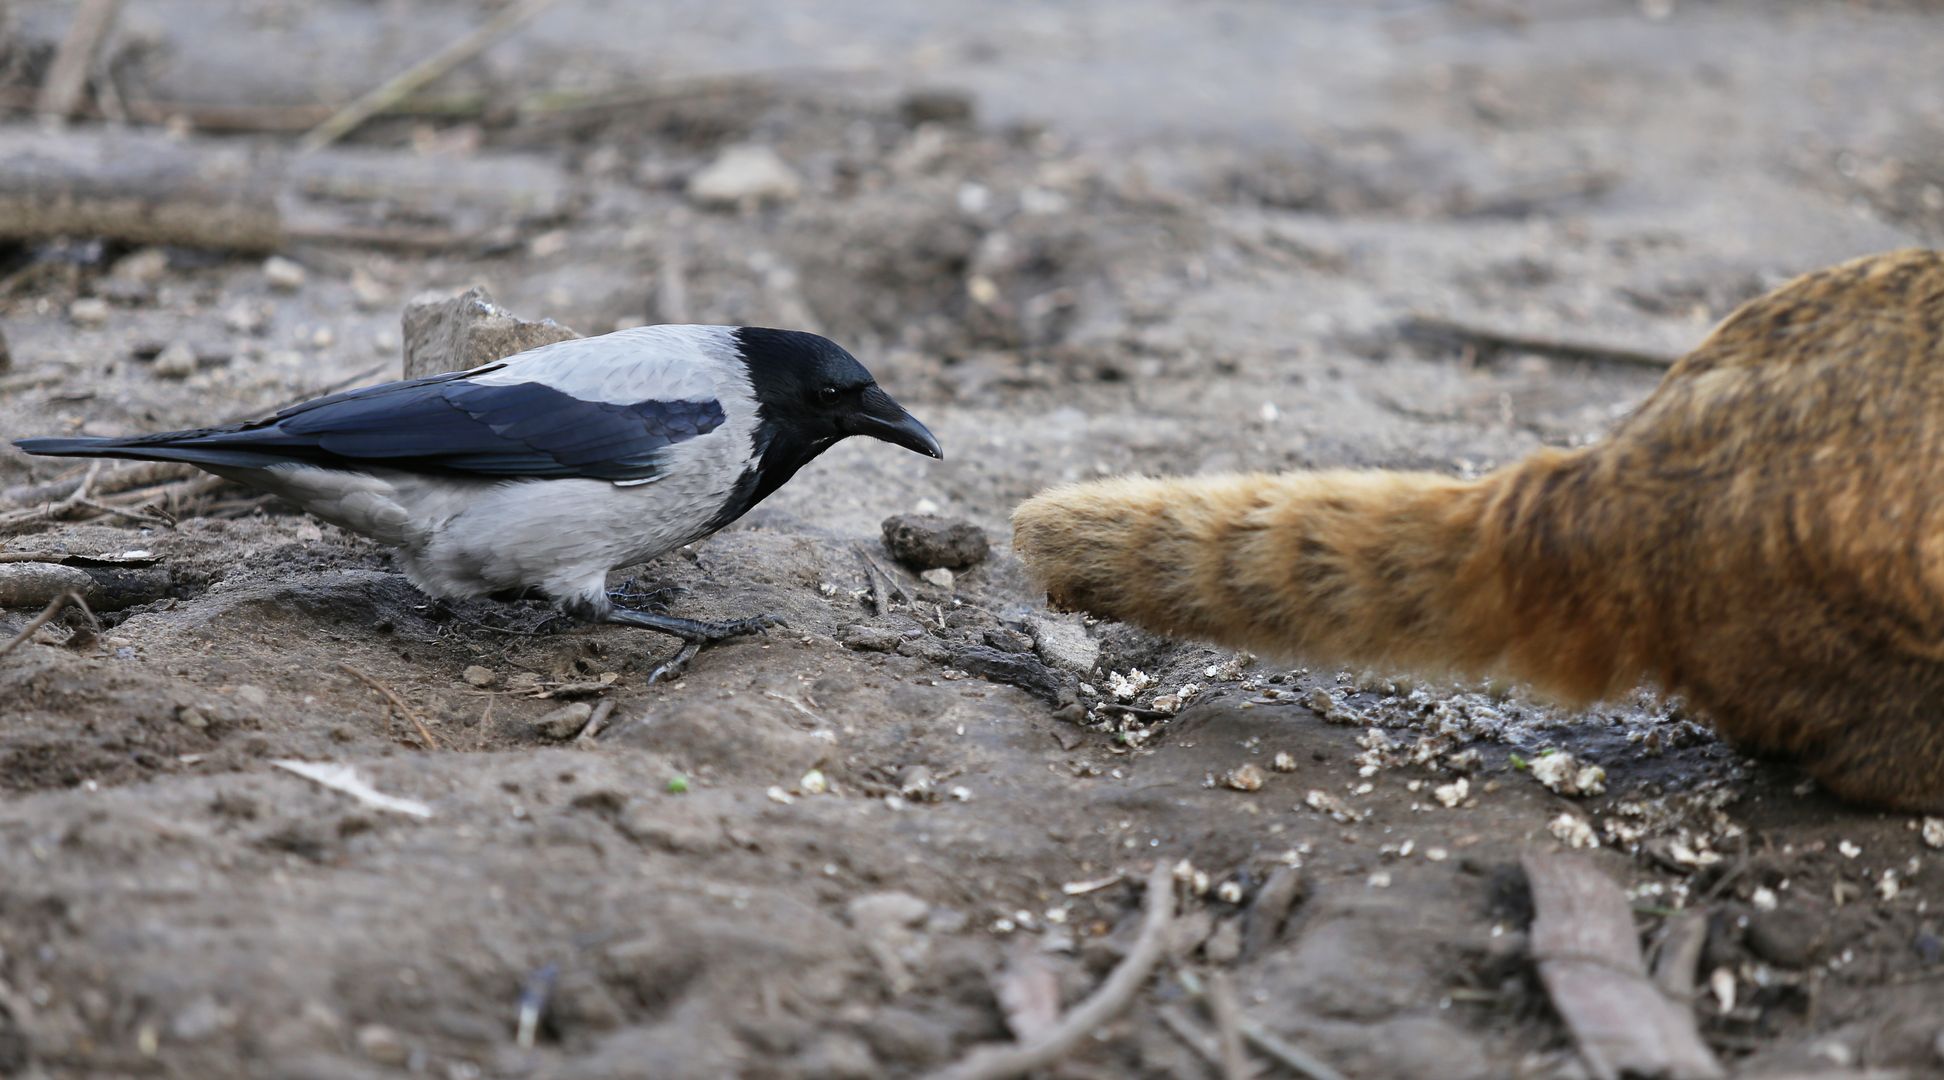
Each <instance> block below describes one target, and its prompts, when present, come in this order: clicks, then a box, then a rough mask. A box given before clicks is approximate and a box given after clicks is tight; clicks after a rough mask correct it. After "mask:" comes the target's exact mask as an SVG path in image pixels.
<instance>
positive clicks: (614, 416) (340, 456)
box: [113, 369, 724, 482]
mask: <svg viewBox="0 0 1944 1080" xmlns="http://www.w3.org/2000/svg"><path fill="white" fill-rule="evenodd" d="M486 370H493V369H486ZM483 373H484V372H483V371H474V372H470V373H455V374H450V375H436V376H433V377H431V378H429V379H415V380H410V381H406V382H395V383H385V384H382V385H379V386H370V387H364V388H362V389H358V390H351V391H347V392H345V393H342V394H334V395H331V396H330V397H325V398H319V399H317V400H315V401H308V402H305V403H303V404H301V405H296V406H293V407H291V408H288V409H285V410H284V411H283V412H280V413H278V414H277V415H276V416H274V417H271V418H270V419H268V420H261V421H257V422H255V423H251V424H242V425H238V426H235V427H230V428H213V429H205V430H201V431H179V432H171V433H168V434H164V435H148V436H141V437H139V438H133V439H125V440H113V442H114V443H115V444H116V445H118V446H119V447H121V448H125V449H128V450H134V451H148V452H150V453H151V454H155V456H167V457H170V458H173V459H174V460H182V461H194V462H198V463H201V464H213V465H225V464H228V465H237V466H243V467H261V466H264V465H274V464H277V463H279V462H304V463H307V464H313V465H323V466H327V467H337V468H352V469H356V468H370V467H374V466H377V467H383V468H392V469H404V470H408V471H414V472H446V473H462V474H472V475H477V476H494V477H508V478H513V477H534V478H563V477H584V478H587V479H594V480H615V481H637V482H639V481H644V480H652V479H654V478H655V477H657V476H659V475H660V471H661V467H662V462H663V460H664V459H665V453H664V452H665V451H666V450H667V449H668V448H669V447H671V446H674V445H676V444H677V443H681V442H684V441H686V440H689V439H693V438H697V437H698V436H702V435H706V434H708V433H709V432H711V431H713V430H715V429H716V428H717V427H718V426H720V425H721V424H722V422H723V420H724V415H723V411H722V405H721V403H720V402H719V401H717V400H715V399H713V398H710V399H706V400H684V399H677V400H668V401H656V400H650V401H638V402H633V403H617V402H606V401H585V400H582V399H580V398H576V397H574V396H572V395H569V394H566V393H563V392H562V391H560V390H556V389H554V388H553V387H550V386H546V385H543V384H541V383H538V382H495V383H479V382H472V381H469V378H468V376H471V375H479V374H483ZM164 450H172V451H175V453H172V454H167V455H163V454H157V453H155V452H157V451H164Z"/></svg>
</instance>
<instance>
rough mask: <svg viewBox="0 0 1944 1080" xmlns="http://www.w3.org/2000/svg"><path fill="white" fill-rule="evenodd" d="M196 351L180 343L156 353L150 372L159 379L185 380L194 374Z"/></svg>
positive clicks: (172, 344)
mask: <svg viewBox="0 0 1944 1080" xmlns="http://www.w3.org/2000/svg"><path fill="white" fill-rule="evenodd" d="M196 367H197V364H196V350H194V349H192V348H190V347H189V346H187V345H185V344H183V343H182V342H180V341H177V342H173V343H171V344H170V345H169V346H168V347H167V348H165V349H163V350H162V351H161V352H159V353H157V354H156V356H155V365H154V367H152V368H151V369H150V370H152V371H154V372H155V375H156V377H157V378H160V379H186V378H188V377H189V376H191V375H194V374H195V373H196Z"/></svg>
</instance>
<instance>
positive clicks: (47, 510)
mask: <svg viewBox="0 0 1944 1080" xmlns="http://www.w3.org/2000/svg"><path fill="white" fill-rule="evenodd" d="M101 466H102V462H100V461H95V462H93V463H91V464H90V465H89V466H88V473H87V475H86V476H83V477H82V478H81V483H80V484H79V485H78V486H76V487H75V489H74V492H73V494H71V495H69V496H68V497H67V498H65V499H62V500H61V501H60V502H57V503H52V504H50V505H46V506H40V507H36V508H34V509H31V510H16V511H14V512H13V513H11V514H0V528H11V527H12V526H15V525H25V524H27V523H28V522H33V521H54V520H58V519H59V518H60V517H61V515H63V514H65V513H67V512H68V511H69V510H72V509H74V508H75V507H77V506H80V505H81V504H82V503H84V502H86V501H87V499H88V495H89V494H90V493H91V492H93V490H94V482H95V477H97V476H99V475H101Z"/></svg>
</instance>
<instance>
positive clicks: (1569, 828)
mask: <svg viewBox="0 0 1944 1080" xmlns="http://www.w3.org/2000/svg"><path fill="white" fill-rule="evenodd" d="M1546 831H1547V832H1550V833H1552V834H1553V838H1554V839H1556V840H1558V841H1559V842H1560V843H1562V844H1565V845H1566V846H1567V847H1569V848H1596V847H1599V846H1600V838H1599V837H1598V836H1595V835H1594V834H1593V826H1591V825H1588V824H1587V823H1586V819H1585V818H1583V817H1580V816H1579V815H1578V814H1570V813H1562V814H1560V815H1559V816H1558V817H1556V818H1554V819H1552V823H1551V824H1549V825H1547V826H1546Z"/></svg>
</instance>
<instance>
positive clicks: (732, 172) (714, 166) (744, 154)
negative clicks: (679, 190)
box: [688, 146, 803, 210]
mask: <svg viewBox="0 0 1944 1080" xmlns="http://www.w3.org/2000/svg"><path fill="white" fill-rule="evenodd" d="M802 188H803V182H802V181H801V180H800V179H798V177H797V174H796V170H794V169H792V168H790V166H789V165H788V164H787V163H786V162H784V160H783V159H782V158H781V157H778V156H777V153H776V151H774V150H772V149H770V148H769V147H767V146H731V147H729V148H728V149H726V150H724V151H723V152H722V153H721V154H720V155H718V156H717V157H716V159H715V160H714V161H712V162H710V163H709V164H708V165H706V166H704V167H703V168H702V169H701V170H700V171H698V172H697V173H696V174H695V175H693V176H691V177H689V181H688V196H689V198H690V199H693V200H694V201H695V202H697V203H699V204H701V205H702V206H706V207H710V208H713V209H720V210H734V209H738V208H743V207H755V206H759V205H761V204H763V203H781V202H788V201H790V200H791V199H794V198H796V197H797V194H798V193H799V192H800V191H801V190H802Z"/></svg>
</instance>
